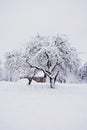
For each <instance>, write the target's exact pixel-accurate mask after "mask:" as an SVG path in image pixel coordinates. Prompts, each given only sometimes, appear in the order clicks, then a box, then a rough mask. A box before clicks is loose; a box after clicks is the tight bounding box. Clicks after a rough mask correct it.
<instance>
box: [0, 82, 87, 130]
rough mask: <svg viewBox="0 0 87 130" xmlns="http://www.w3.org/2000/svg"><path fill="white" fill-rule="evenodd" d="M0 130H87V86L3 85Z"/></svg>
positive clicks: (0, 92) (15, 83) (0, 85)
mask: <svg viewBox="0 0 87 130" xmlns="http://www.w3.org/2000/svg"><path fill="white" fill-rule="evenodd" d="M0 130H87V84H56V87H55V89H50V87H49V84H46V83H42V84H39V83H35V82H33V83H32V84H31V85H30V86H29V85H26V82H24V81H23V82H22V81H19V82H12V83H11V82H3V81H2V82H0Z"/></svg>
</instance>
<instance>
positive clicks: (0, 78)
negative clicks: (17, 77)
mask: <svg viewBox="0 0 87 130" xmlns="http://www.w3.org/2000/svg"><path fill="white" fill-rule="evenodd" d="M0 81H2V62H1V61H0Z"/></svg>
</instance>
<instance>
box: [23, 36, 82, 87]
mask: <svg viewBox="0 0 87 130" xmlns="http://www.w3.org/2000/svg"><path fill="white" fill-rule="evenodd" d="M25 57H26V58H25V59H26V63H27V64H28V65H29V66H30V67H31V68H36V69H37V70H41V71H43V72H44V74H45V75H46V76H48V77H49V79H50V87H51V88H53V87H54V84H55V81H56V80H57V78H58V77H60V75H61V77H63V76H64V75H65V74H67V73H68V72H73V73H74V72H76V71H77V69H78V67H79V63H80V62H79V58H78V55H77V52H76V50H75V49H73V48H72V47H71V46H70V45H69V43H68V42H67V40H65V39H64V38H63V37H60V36H54V37H49V36H48V37H47V36H40V35H38V36H36V37H34V38H33V39H32V40H31V42H30V43H29V44H28V45H27V47H26V49H25Z"/></svg>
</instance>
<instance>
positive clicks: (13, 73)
mask: <svg viewBox="0 0 87 130" xmlns="http://www.w3.org/2000/svg"><path fill="white" fill-rule="evenodd" d="M19 59H20V52H18V51H16V50H14V51H12V52H7V53H6V54H5V63H4V68H5V80H7V81H17V80H18V79H19V71H18V67H19Z"/></svg>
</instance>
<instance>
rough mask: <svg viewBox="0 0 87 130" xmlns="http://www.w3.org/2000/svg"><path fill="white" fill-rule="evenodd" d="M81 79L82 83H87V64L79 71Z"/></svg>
mask: <svg viewBox="0 0 87 130" xmlns="http://www.w3.org/2000/svg"><path fill="white" fill-rule="evenodd" d="M79 77H80V80H81V81H83V82H87V62H86V63H85V64H84V65H83V67H82V68H81V69H80V70H79Z"/></svg>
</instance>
